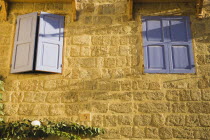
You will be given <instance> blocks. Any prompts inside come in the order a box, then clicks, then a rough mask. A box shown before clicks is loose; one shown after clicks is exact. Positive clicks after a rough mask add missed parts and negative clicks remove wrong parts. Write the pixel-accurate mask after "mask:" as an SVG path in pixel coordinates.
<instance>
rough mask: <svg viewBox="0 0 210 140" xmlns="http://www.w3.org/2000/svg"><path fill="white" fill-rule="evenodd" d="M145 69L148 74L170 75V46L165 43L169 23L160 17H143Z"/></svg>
mask: <svg viewBox="0 0 210 140" xmlns="http://www.w3.org/2000/svg"><path fill="white" fill-rule="evenodd" d="M142 23H143V41H144V67H145V72H146V73H168V72H169V60H168V57H169V56H168V46H167V44H166V43H165V42H164V41H165V38H164V36H165V34H166V32H167V22H166V21H164V20H162V19H160V18H159V17H143V19H142Z"/></svg>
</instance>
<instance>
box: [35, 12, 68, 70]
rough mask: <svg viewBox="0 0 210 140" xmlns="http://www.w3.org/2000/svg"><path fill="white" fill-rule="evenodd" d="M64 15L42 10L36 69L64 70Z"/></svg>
mask: <svg viewBox="0 0 210 140" xmlns="http://www.w3.org/2000/svg"><path fill="white" fill-rule="evenodd" d="M63 28H64V16H60V15H54V14H49V13H45V12H41V15H40V24H39V34H38V46H37V59H36V70H37V71H45V72H55V73H61V72H62V53H63V35H64V29H63Z"/></svg>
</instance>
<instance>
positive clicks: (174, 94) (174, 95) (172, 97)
mask: <svg viewBox="0 0 210 140" xmlns="http://www.w3.org/2000/svg"><path fill="white" fill-rule="evenodd" d="M166 99H167V100H169V101H178V100H179V91H178V90H167V91H166Z"/></svg>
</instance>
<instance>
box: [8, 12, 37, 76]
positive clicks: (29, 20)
mask: <svg viewBox="0 0 210 140" xmlns="http://www.w3.org/2000/svg"><path fill="white" fill-rule="evenodd" d="M36 26H37V13H30V14H26V15H21V16H18V17H17V25H16V34H15V42H14V49H13V56H12V65H11V73H19V72H27V71H32V70H33V65H34V49H35V39H36Z"/></svg>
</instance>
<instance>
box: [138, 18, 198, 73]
mask: <svg viewBox="0 0 210 140" xmlns="http://www.w3.org/2000/svg"><path fill="white" fill-rule="evenodd" d="M142 20H143V21H142V22H143V40H144V64H145V72H146V73H194V72H195V66H194V57H193V49H192V40H191V32H190V20H189V17H183V16H175V17H158V16H155V17H154V16H151V17H143V19H142Z"/></svg>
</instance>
